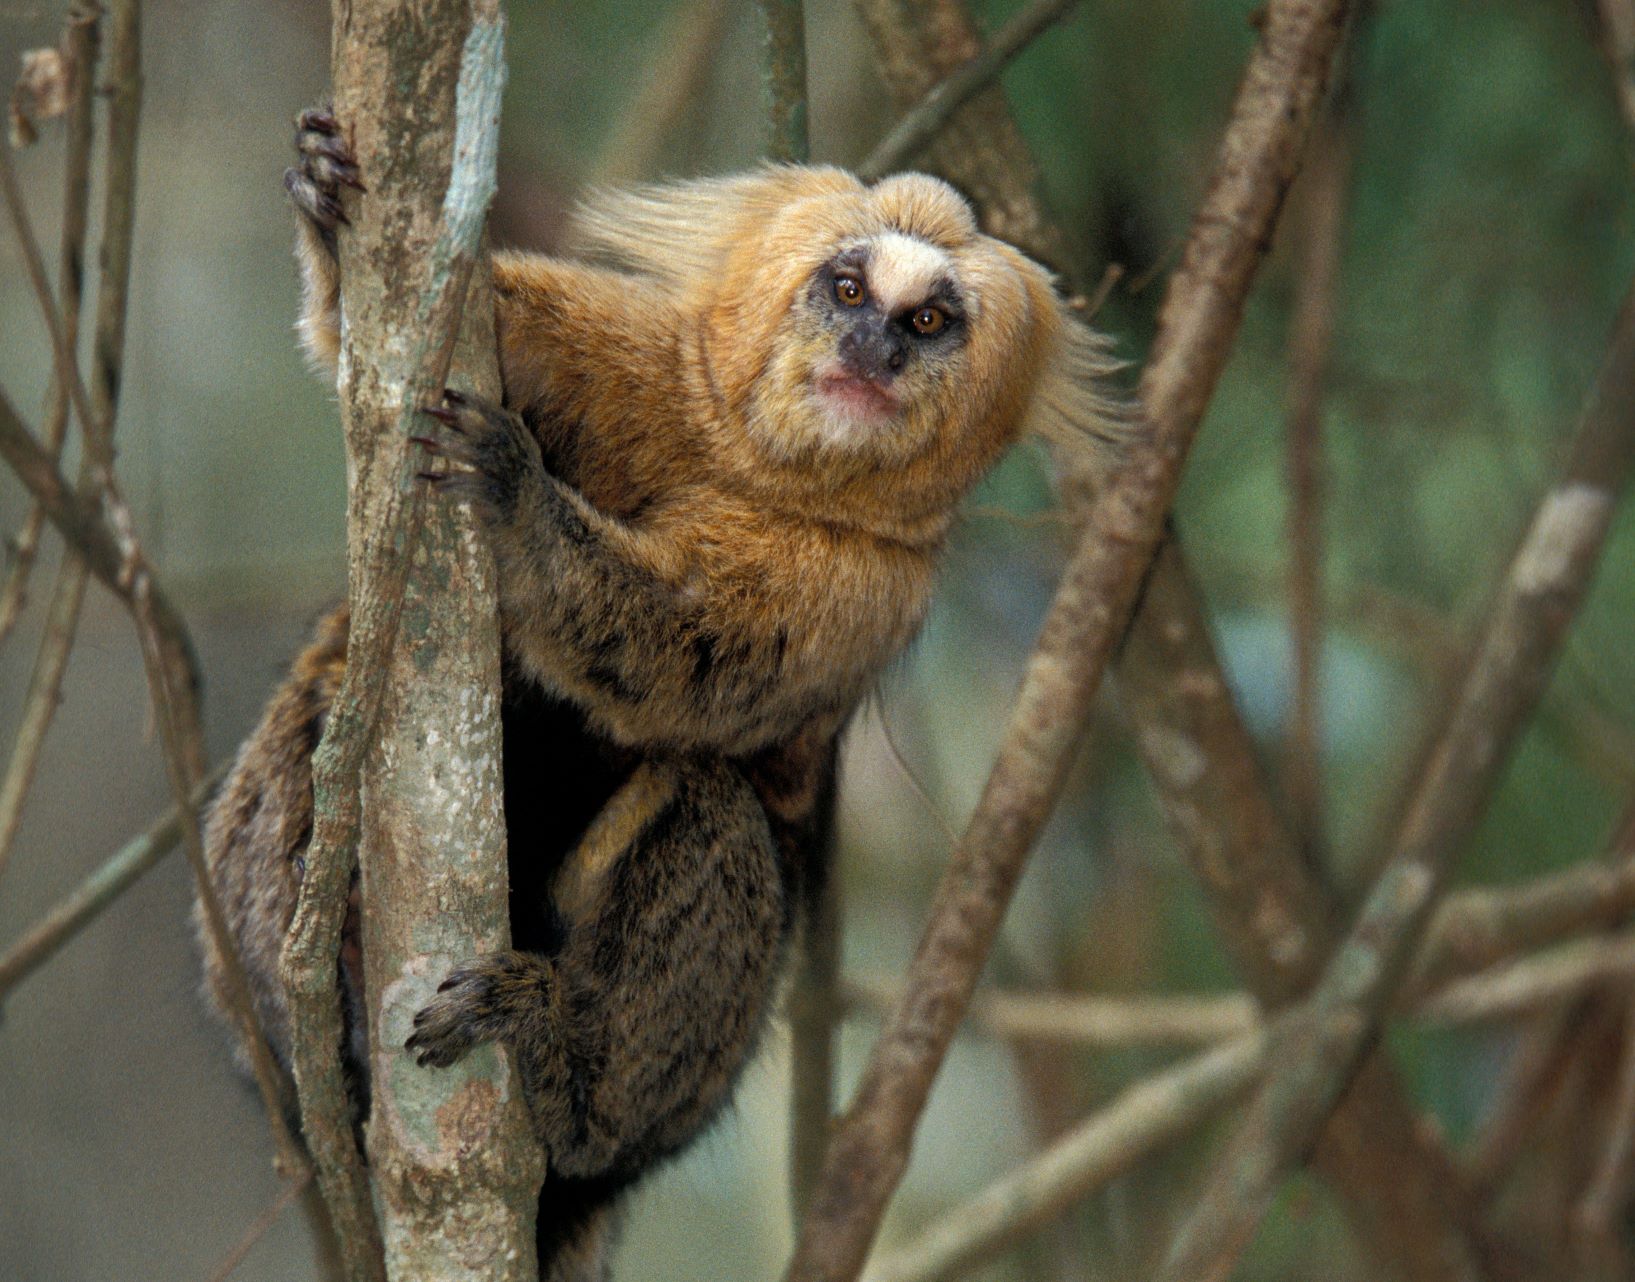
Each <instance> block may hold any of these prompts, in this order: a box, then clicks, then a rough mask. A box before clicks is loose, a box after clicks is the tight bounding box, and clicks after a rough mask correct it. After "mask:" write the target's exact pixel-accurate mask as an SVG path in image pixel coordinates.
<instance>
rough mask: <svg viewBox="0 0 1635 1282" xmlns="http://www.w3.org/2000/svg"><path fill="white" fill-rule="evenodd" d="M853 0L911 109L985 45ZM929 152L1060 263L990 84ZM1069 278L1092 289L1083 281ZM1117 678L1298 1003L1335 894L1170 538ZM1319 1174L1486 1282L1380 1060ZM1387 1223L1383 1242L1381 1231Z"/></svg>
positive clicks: (1250, 945)
mask: <svg viewBox="0 0 1635 1282" xmlns="http://www.w3.org/2000/svg"><path fill="white" fill-rule="evenodd" d="M859 7H860V8H861V9H862V11H863V14H864V19H865V21H866V22H867V23H868V25H869V28H870V31H871V33H872V35H873V36H874V39H875V44H876V53H877V56H878V58H879V60H880V63H881V73H882V78H883V79H884V80H885V82H886V83H887V85H889V86H890V87H891V88H892V89H893V92H894V93H895V94H896V95H897V97H898V100H899V102H900V103H904V105H907V103H908V102H912V101H913V98H914V95H916V94H919V93H924V92H925V91H926V90H927V89H928V88H929V87H930V86H929V77H931V76H932V75H934V74H936V73H937V72H941V73H943V74H945V75H946V74H949V73H951V72H953V71H954V70H955V69H957V68H958V67H959V66H961V65H963V64H965V63H966V62H967V60H968V59H970V58H971V57H973V56H974V55H975V54H976V53H977V52H978V50H979V47H980V46H979V41H978V39H977V36H976V31H975V27H974V26H973V25H972V24H971V22H970V21H969V19H968V18H967V17H965V16H964V14H963V10H962V9H961V7H960V5H959V4H958V3H957V0H938V2H937V3H933V4H930V5H926V6H915V7H913V8H912V9H907V8H904V7H903V6H900V5H895V4H892V3H890V0H861V2H860V6H859ZM910 13H912V14H913V15H914V17H915V23H910V22H909V21H908V16H909V14H910ZM916 23H917V24H918V25H915V24H916ZM932 159H933V161H934V164H935V166H936V167H937V168H938V169H939V170H940V171H942V172H944V173H946V174H948V175H949V176H950V177H952V178H953V179H954V180H955V181H956V182H957V183H958V184H959V186H960V187H961V188H962V189H964V190H966V191H968V192H970V193H972V195H973V197H974V198H975V199H976V200H977V203H978V207H979V210H980V212H981V214H982V217H983V220H984V225H985V226H986V227H987V228H988V229H989V230H990V231H992V232H994V233H995V234H997V235H1001V236H1004V237H1006V238H1007V239H1011V240H1013V241H1015V242H1016V243H1018V244H1021V245H1023V246H1024V247H1027V248H1029V249H1031V250H1032V251H1033V252H1034V253H1036V254H1039V255H1041V256H1044V257H1046V258H1047V259H1055V260H1058V261H1059V260H1060V258H1061V256H1062V254H1061V249H1062V246H1063V245H1064V243H1065V238H1064V237H1063V236H1062V235H1061V233H1060V231H1059V230H1058V229H1057V228H1056V227H1055V226H1054V225H1052V224H1051V222H1050V221H1049V220H1048V219H1047V218H1046V217H1045V215H1044V213H1043V209H1042V206H1041V204H1040V202H1039V201H1038V199H1037V198H1036V197H1035V195H1034V194H1033V193H1034V188H1035V186H1036V183H1037V177H1038V174H1037V166H1036V165H1035V164H1034V162H1033V159H1032V155H1031V153H1030V151H1029V149H1028V147H1027V144H1026V141H1025V140H1024V139H1023V138H1022V136H1021V134H1020V132H1019V131H1018V130H1017V128H1016V125H1015V122H1014V121H1013V120H1012V119H1011V117H1010V114H1009V111H1008V108H1007V107H1006V105H1005V102H1004V99H1003V96H1002V95H1001V94H1000V93H999V92H998V90H996V89H990V90H989V91H987V92H986V93H984V94H982V95H980V96H979V97H978V98H977V99H976V100H975V101H974V102H973V103H972V104H971V105H970V106H968V107H967V108H965V109H964V110H962V111H961V112H959V113H956V115H955V116H954V117H953V120H952V122H951V125H950V129H949V132H948V135H947V136H946V137H945V139H944V141H943V143H942V144H940V145H936V146H934V147H933V148H932ZM1073 283H1075V284H1076V285H1077V286H1078V287H1079V288H1080V289H1083V288H1084V286H1085V281H1083V280H1082V279H1081V280H1076V281H1074V282H1073ZM1096 292H1097V293H1100V292H1101V291H1100V290H1098V291H1096ZM1063 462H1065V463H1067V464H1069V466H1068V468H1067V471H1066V475H1065V477H1064V480H1063V489H1064V499H1065V503H1064V506H1065V507H1066V509H1067V511H1068V513H1069V514H1070V515H1074V516H1078V515H1082V510H1083V508H1084V507H1085V506H1086V505H1087V503H1088V498H1089V490H1090V487H1089V486H1087V485H1085V484H1084V483H1083V481H1082V480H1081V478H1079V477H1078V476H1076V475H1075V470H1074V469H1073V467H1072V466H1071V463H1072V460H1067V459H1064V460H1063ZM1160 601H1165V602H1168V606H1167V608H1165V607H1161V606H1160V605H1159V604H1158V602H1160ZM1118 675H1119V684H1120V688H1121V690H1122V692H1123V693H1124V695H1125V697H1126V701H1127V702H1129V703H1130V704H1131V705H1132V708H1133V710H1134V712H1135V720H1136V722H1137V736H1138V742H1139V743H1140V745H1141V748H1142V750H1143V754H1144V755H1145V757H1146V759H1147V764H1148V767H1149V771H1150V772H1151V773H1152V777H1153V779H1154V782H1155V784H1156V785H1157V787H1158V791H1159V799H1160V802H1161V804H1162V806H1163V808H1164V811H1165V814H1166V816H1167V818H1168V819H1169V821H1170V825H1171V827H1172V829H1173V830H1174V831H1175V832H1176V833H1177V835H1178V837H1179V838H1180V841H1181V845H1182V850H1183V852H1184V854H1185V856H1186V858H1187V860H1188V863H1189V864H1190V865H1191V867H1192V868H1193V869H1194V871H1195V872H1196V873H1197V874H1198V875H1199V876H1200V878H1201V880H1202V881H1203V883H1204V885H1205V888H1206V890H1207V891H1209V895H1210V909H1211V912H1212V915H1213V917H1214V921H1215V925H1216V928H1217V930H1218V931H1219V932H1220V933H1221V934H1222V936H1223V938H1224V939H1225V940H1226V941H1227V943H1228V947H1229V949H1230V950H1231V951H1232V952H1233V954H1234V956H1235V957H1236V959H1237V961H1238V964H1239V965H1240V967H1242V968H1243V969H1244V971H1245V973H1246V974H1247V975H1248V976H1249V978H1250V980H1251V982H1252V986H1253V987H1254V988H1255V991H1256V993H1257V994H1258V995H1259V996H1260V997H1261V998H1262V1000H1269V1001H1273V1002H1279V1001H1282V1000H1286V999H1288V998H1289V997H1292V996H1294V995H1296V994H1298V993H1299V992H1301V991H1303V989H1304V987H1305V985H1306V984H1307V983H1309V982H1310V980H1311V979H1312V978H1313V977H1314V976H1315V973H1316V968H1317V966H1318V964H1319V962H1320V960H1321V958H1322V957H1323V956H1324V955H1325V949H1326V947H1327V945H1328V944H1329V943H1331V942H1332V941H1333V939H1334V938H1335V926H1334V925H1333V922H1332V914H1331V912H1330V909H1329V906H1328V899H1327V896H1326V895H1325V894H1324V893H1323V890H1322V887H1320V886H1318V885H1317V884H1316V883H1315V882H1314V881H1313V880H1312V878H1311V876H1310V875H1309V871H1308V869H1307V867H1306V865H1305V863H1304V861H1303V860H1302V859H1301V857H1300V856H1299V853H1298V850H1297V848H1296V847H1295V846H1294V844H1293V842H1292V840H1291V839H1290V838H1289V837H1288V835H1287V833H1286V832H1285V830H1284V828H1283V824H1282V819H1281V816H1280V814H1279V813H1278V809H1277V806H1276V804H1275V802H1274V799H1273V795H1272V792H1271V789H1270V787H1269V785H1268V782H1267V780H1266V779H1265V778H1264V777H1263V776H1262V775H1261V773H1260V771H1259V770H1258V768H1257V766H1256V764H1255V762H1256V758H1257V754H1256V751H1255V746H1254V744H1253V743H1252V741H1251V740H1250V738H1249V735H1248V732H1247V730H1246V728H1245V727H1244V725H1243V722H1242V719H1241V717H1240V716H1239V714H1238V711H1237V708H1236V706H1235V705H1234V703H1233V701H1232V696H1231V693H1230V691H1229V689H1228V687H1227V683H1226V678H1225V675H1224V673H1223V671H1222V669H1221V665H1220V661H1219V659H1218V658H1217V657H1216V655H1215V652H1214V648H1213V645H1212V644H1211V641H1210V638H1209V635H1208V629H1207V626H1206V624H1205V622H1204V611H1203V608H1202V605H1201V603H1200V600H1199V597H1198V593H1197V590H1196V588H1195V587H1194V586H1193V585H1192V582H1191V578H1190V576H1189V574H1188V572H1187V569H1186V565H1185V561H1184V558H1182V556H1181V555H1180V549H1179V547H1178V545H1176V544H1175V543H1174V541H1173V539H1172V540H1171V541H1170V544H1169V545H1168V546H1167V547H1166V551H1165V553H1164V554H1163V555H1161V556H1160V557H1159V558H1158V559H1157V561H1156V562H1155V563H1154V564H1153V566H1152V567H1151V569H1150V571H1149V575H1148V586H1147V589H1146V591H1145V593H1144V596H1143V599H1142V603H1141V605H1140V607H1139V609H1138V611H1137V615H1136V619H1135V621H1134V623H1133V625H1132V628H1131V631H1130V633H1129V635H1128V636H1127V638H1126V641H1125V645H1124V647H1123V650H1122V653H1121V658H1120V660H1119V668H1118ZM1170 767H1180V769H1171V768H1170ZM1199 767H1201V769H1199ZM1206 817H1208V821H1206ZM1319 1164H1320V1166H1321V1168H1322V1169H1323V1170H1324V1171H1325V1172H1326V1173H1327V1174H1328V1175H1329V1176H1330V1177H1331V1178H1332V1179H1334V1180H1335V1181H1336V1182H1337V1184H1338V1185H1339V1187H1340V1189H1341V1190H1342V1191H1343V1192H1344V1193H1345V1194H1346V1205H1347V1208H1348V1210H1349V1211H1350V1212H1351V1214H1352V1216H1353V1218H1354V1219H1355V1220H1357V1222H1358V1228H1359V1236H1360V1237H1361V1238H1362V1239H1363V1240H1365V1241H1367V1242H1368V1243H1369V1244H1370V1246H1371V1247H1372V1248H1373V1249H1374V1250H1375V1251H1376V1252H1377V1253H1379V1254H1380V1255H1382V1256H1383V1257H1384V1258H1385V1259H1386V1260H1387V1261H1388V1262H1389V1263H1390V1265H1391V1266H1392V1267H1394V1268H1397V1269H1400V1270H1401V1271H1402V1272H1403V1273H1404V1274H1405V1276H1407V1277H1408V1278H1410V1279H1413V1280H1414V1282H1458V1280H1460V1279H1471V1278H1478V1277H1480V1276H1482V1271H1481V1269H1480V1268H1479V1267H1478V1265H1477V1263H1476V1258H1475V1257H1476V1255H1477V1253H1478V1251H1479V1249H1480V1248H1478V1247H1477V1246H1476V1245H1474V1244H1473V1243H1471V1242H1469V1241H1467V1238H1468V1237H1469V1236H1470V1234H1469V1232H1468V1230H1467V1229H1466V1227H1465V1226H1464V1225H1463V1224H1462V1223H1461V1221H1462V1220H1463V1219H1464V1218H1465V1212H1464V1204H1465V1202H1466V1199H1465V1198H1464V1196H1463V1193H1462V1190H1461V1187H1460V1182H1459V1180H1458V1178H1457V1171H1456V1170H1455V1168H1454V1166H1453V1164H1452V1160H1451V1157H1450V1155H1449V1154H1448V1153H1447V1151H1446V1150H1445V1148H1443V1146H1442V1145H1441V1144H1440V1143H1439V1142H1438V1140H1437V1139H1436V1137H1435V1134H1434V1132H1433V1131H1432V1130H1431V1129H1430V1128H1427V1127H1425V1126H1423V1125H1421V1124H1420V1122H1419V1119H1418V1118H1417V1116H1416V1115H1415V1113H1414V1111H1413V1109H1412V1108H1411V1107H1410V1105H1409V1103H1408V1101H1407V1098H1406V1096H1405V1095H1404V1094H1403V1093H1402V1092H1401V1091H1400V1090H1399V1089H1398V1088H1397V1087H1396V1086H1395V1084H1394V1081H1393V1079H1392V1077H1391V1074H1390V1073H1389V1071H1388V1070H1387V1069H1386V1068H1385V1067H1384V1066H1383V1065H1381V1066H1379V1067H1377V1068H1374V1069H1371V1070H1370V1072H1368V1073H1367V1074H1365V1075H1364V1076H1363V1077H1362V1078H1361V1079H1360V1080H1359V1082H1358V1084H1357V1088H1356V1089H1355V1090H1354V1092H1353V1093H1352V1097H1351V1098H1350V1100H1349V1101H1348V1106H1347V1108H1346V1109H1345V1110H1344V1111H1343V1112H1342V1113H1341V1114H1340V1115H1339V1116H1337V1117H1336V1118H1335V1120H1334V1124H1333V1126H1332V1127H1331V1129H1330V1132H1329V1134H1328V1136H1327V1139H1326V1141H1325V1143H1324V1145H1323V1146H1322V1148H1321V1150H1320V1152H1319ZM1382 1228H1383V1229H1388V1230H1389V1231H1388V1232H1379V1231H1376V1230H1378V1229H1382Z"/></svg>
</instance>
